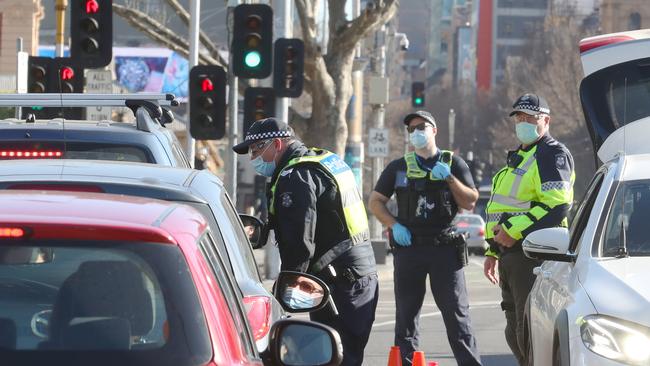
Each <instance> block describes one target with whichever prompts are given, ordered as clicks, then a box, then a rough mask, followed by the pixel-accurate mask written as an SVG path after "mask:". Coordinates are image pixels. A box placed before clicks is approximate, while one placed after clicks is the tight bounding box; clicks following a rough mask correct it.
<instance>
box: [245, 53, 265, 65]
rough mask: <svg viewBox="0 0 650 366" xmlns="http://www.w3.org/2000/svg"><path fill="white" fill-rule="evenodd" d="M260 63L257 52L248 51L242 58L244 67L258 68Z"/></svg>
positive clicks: (260, 59)
mask: <svg viewBox="0 0 650 366" xmlns="http://www.w3.org/2000/svg"><path fill="white" fill-rule="evenodd" d="M261 62H262V57H261V56H260V53H259V52H257V51H250V52H248V53H246V55H245V56H244V64H245V65H246V67H251V68H252V67H258V66H259V65H260V63H261Z"/></svg>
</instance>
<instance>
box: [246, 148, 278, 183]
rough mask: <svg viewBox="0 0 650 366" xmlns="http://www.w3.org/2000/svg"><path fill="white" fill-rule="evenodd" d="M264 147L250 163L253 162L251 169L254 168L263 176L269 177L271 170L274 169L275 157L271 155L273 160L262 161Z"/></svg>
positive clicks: (271, 173)
mask: <svg viewBox="0 0 650 366" xmlns="http://www.w3.org/2000/svg"><path fill="white" fill-rule="evenodd" d="M271 145H272V144H271ZM271 145H269V146H271ZM269 146H267V147H266V149H268V148H269ZM266 149H264V151H262V152H261V153H260V155H259V156H258V157H256V158H255V159H253V160H251V164H253V169H255V171H256V172H257V174H259V175H262V176H265V177H270V176H272V175H273V172H274V171H275V157H273V160H271V161H264V159H262V155H263V154H264V152H265V151H266Z"/></svg>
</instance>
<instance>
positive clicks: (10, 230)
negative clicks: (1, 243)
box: [0, 226, 25, 239]
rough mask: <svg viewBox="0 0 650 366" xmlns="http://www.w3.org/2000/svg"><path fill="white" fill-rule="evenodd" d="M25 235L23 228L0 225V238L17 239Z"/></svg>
mask: <svg viewBox="0 0 650 366" xmlns="http://www.w3.org/2000/svg"><path fill="white" fill-rule="evenodd" d="M24 236H25V229H23V228H21V227H11V226H10V227H7V226H0V239H2V238H5V239H6V238H11V239H17V238H22V237H24Z"/></svg>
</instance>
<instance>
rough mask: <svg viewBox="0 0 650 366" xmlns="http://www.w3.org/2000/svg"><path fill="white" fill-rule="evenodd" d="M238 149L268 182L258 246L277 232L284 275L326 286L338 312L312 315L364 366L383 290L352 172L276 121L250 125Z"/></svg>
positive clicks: (348, 358) (347, 361)
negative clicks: (298, 275)
mask: <svg viewBox="0 0 650 366" xmlns="http://www.w3.org/2000/svg"><path fill="white" fill-rule="evenodd" d="M233 149H234V150H235V152H236V153H238V154H246V153H249V152H250V159H251V163H252V164H253V167H254V168H255V171H256V172H257V173H258V174H260V175H262V176H265V177H270V178H271V183H270V185H269V186H268V187H267V202H268V207H269V223H268V225H267V227H266V230H265V232H263V233H262V237H261V238H260V241H261V242H262V243H264V242H265V241H266V237H268V236H267V235H268V229H273V230H274V232H275V238H276V239H277V242H278V248H279V249H280V258H281V260H282V270H288V271H298V272H304V273H310V274H313V275H315V276H317V277H319V278H320V279H322V280H323V281H325V282H326V283H327V285H328V287H329V288H330V290H331V295H332V298H333V299H334V303H335V304H336V307H337V308H338V312H339V315H338V316H335V315H334V313H333V312H332V311H331V309H330V308H329V307H325V308H323V309H321V310H319V311H317V312H314V313H311V314H310V317H311V319H312V320H314V321H317V322H320V323H323V324H326V325H329V326H331V327H332V328H334V329H336V330H337V331H338V332H339V334H340V336H341V341H342V344H343V363H342V364H343V365H361V364H362V363H363V351H364V348H365V347H366V344H367V343H368V338H369V337H370V330H371V329H372V323H373V321H374V320H375V309H376V307H377V299H378V287H379V286H378V282H377V269H376V266H375V256H374V253H373V251H372V246H371V244H370V232H369V230H368V218H367V216H366V210H365V207H364V205H363V199H362V198H361V193H360V192H359V190H358V188H357V184H356V180H355V179H354V175H353V174H352V171H351V169H350V167H348V166H347V164H345V162H344V161H343V160H342V159H341V158H340V157H338V156H337V155H336V154H333V153H331V152H329V151H326V150H321V149H308V148H307V147H305V145H304V144H303V143H302V142H300V141H298V140H297V139H296V138H295V136H294V134H293V130H292V129H291V128H290V127H289V126H288V125H287V124H286V123H284V122H280V121H277V120H276V119H275V118H267V119H263V120H259V121H256V122H255V123H253V124H252V125H251V127H250V128H249V129H248V131H247V132H246V136H245V138H244V142H242V143H240V144H238V145H236V146H235V147H234V148H233ZM265 233H266V234H265ZM303 300H305V301H309V299H307V298H306V297H304V298H303Z"/></svg>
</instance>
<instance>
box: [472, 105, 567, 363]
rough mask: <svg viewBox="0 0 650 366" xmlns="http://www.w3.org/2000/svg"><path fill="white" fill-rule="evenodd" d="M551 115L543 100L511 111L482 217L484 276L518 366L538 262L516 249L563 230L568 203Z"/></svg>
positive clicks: (562, 153)
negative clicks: (502, 162)
mask: <svg viewBox="0 0 650 366" xmlns="http://www.w3.org/2000/svg"><path fill="white" fill-rule="evenodd" d="M550 114H551V110H550V108H549V105H548V103H547V102H546V100H545V99H544V98H542V97H541V96H539V95H536V94H524V95H522V96H521V97H519V98H518V99H517V100H516V101H515V103H514V104H513V106H512V112H510V117H511V119H512V124H513V125H514V126H513V127H514V128H513V129H514V130H515V133H516V135H517V139H518V140H519V142H520V143H521V145H519V147H517V149H515V150H512V151H509V152H508V157H507V160H506V166H504V167H503V168H502V169H501V170H499V171H498V172H497V173H496V174H495V175H494V177H493V178H492V194H491V198H490V201H489V202H488V203H487V206H486V208H485V211H486V213H487V222H486V228H485V238H486V240H487V241H488V243H490V248H489V249H488V250H487V252H486V253H485V263H484V273H485V276H486V277H487V278H488V279H489V280H490V282H492V283H494V284H496V283H499V285H500V286H501V296H502V298H503V301H502V302H501V308H502V309H503V311H504V312H505V315H506V330H505V335H506V341H507V342H508V345H509V346H510V349H512V352H513V353H514V355H515V357H516V358H517V361H518V362H519V365H527V364H528V363H527V360H526V356H527V355H526V345H525V336H526V335H525V334H524V308H525V304H526V299H527V298H528V294H529V293H530V290H531V289H532V287H533V283H534V282H535V278H536V276H535V275H534V274H533V268H535V267H537V266H539V265H540V264H541V261H537V260H534V259H530V258H527V257H526V256H525V255H524V253H523V250H522V248H521V243H522V242H523V239H524V238H525V237H526V235H528V234H530V233H532V232H533V231H535V230H539V229H544V228H549V227H555V226H564V227H566V226H568V220H567V215H568V213H569V209H570V208H571V204H572V202H573V182H574V181H575V173H574V170H573V157H572V156H571V153H570V152H569V149H567V148H566V146H564V145H563V144H561V143H560V142H558V141H557V140H556V139H554V138H553V137H551V135H550V134H549V126H550V122H551V116H550Z"/></svg>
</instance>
